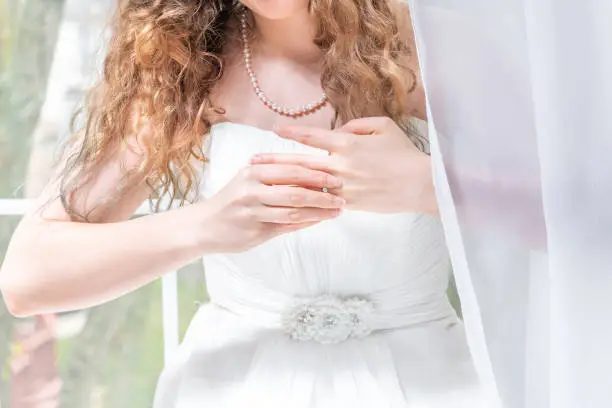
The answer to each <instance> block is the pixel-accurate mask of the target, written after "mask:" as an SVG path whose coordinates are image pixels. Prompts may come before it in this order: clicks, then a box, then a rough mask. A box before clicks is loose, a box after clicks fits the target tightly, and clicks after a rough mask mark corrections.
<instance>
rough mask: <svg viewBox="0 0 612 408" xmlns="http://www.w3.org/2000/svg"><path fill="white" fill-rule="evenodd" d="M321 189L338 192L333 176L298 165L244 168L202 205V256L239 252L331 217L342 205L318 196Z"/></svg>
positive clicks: (336, 199)
mask: <svg viewBox="0 0 612 408" xmlns="http://www.w3.org/2000/svg"><path fill="white" fill-rule="evenodd" d="M325 186H327V187H330V188H337V189H339V188H341V187H342V183H341V181H340V180H339V179H338V178H337V177H335V176H332V175H329V174H327V173H325V172H322V171H318V170H312V169H308V168H305V167H302V166H298V165H292V164H283V165H277V164H263V165H253V166H250V167H246V168H244V169H243V170H242V171H240V173H238V175H237V176H236V177H235V178H234V179H233V180H232V181H231V182H230V183H229V184H228V185H227V186H226V187H225V188H224V189H223V190H221V191H220V192H219V193H217V194H216V195H215V196H213V197H212V198H210V199H209V200H206V201H204V202H203V203H202V205H203V206H205V207H206V208H207V211H205V214H206V216H205V217H204V218H205V219H204V220H203V224H202V228H204V229H205V231H206V243H205V244H204V245H203V247H204V246H205V247H206V251H207V252H208V253H211V252H212V253H228V252H241V251H245V250H247V249H250V248H252V247H254V246H256V245H259V244H261V243H263V242H265V241H267V240H269V239H271V238H273V237H275V236H277V235H280V234H283V233H287V232H292V231H296V230H299V229H303V228H306V227H309V226H312V225H314V224H316V223H318V222H320V221H324V220H328V219H331V218H334V217H337V216H338V215H339V214H340V209H341V208H342V207H343V205H344V199H342V198H340V197H337V196H335V195H333V194H331V193H324V192H322V189H323V187H325ZM211 243H212V245H211Z"/></svg>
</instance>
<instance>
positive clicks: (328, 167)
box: [252, 118, 437, 214]
mask: <svg viewBox="0 0 612 408" xmlns="http://www.w3.org/2000/svg"><path fill="white" fill-rule="evenodd" d="M277 133H278V135H279V136H281V137H283V138H286V139H291V140H295V141H297V142H300V143H303V144H305V145H308V146H312V147H316V148H319V149H323V150H327V151H329V152H330V155H329V156H317V155H307V154H260V155H256V156H254V157H253V158H252V163H254V164H284V165H299V166H303V167H307V168H309V169H312V170H318V171H323V172H326V173H329V174H331V175H334V176H336V177H338V178H339V179H340V180H342V183H343V187H342V189H341V190H336V189H335V188H334V187H333V186H327V187H328V189H329V191H330V192H333V193H335V194H338V195H339V196H341V197H343V198H344V199H345V200H346V206H345V208H347V209H354V210H364V211H373V212H381V213H395V212H420V213H429V214H435V213H437V204H436V197H435V193H434V187H433V181H432V174H431V162H430V158H429V156H428V155H427V154H425V153H423V152H421V151H419V150H418V149H417V148H416V146H415V145H414V144H413V143H412V142H411V141H410V139H409V138H408V137H407V136H406V134H405V133H404V132H403V131H402V130H401V129H400V128H399V127H398V126H397V125H396V124H395V123H394V122H393V121H392V120H391V119H388V118H364V119H357V120H353V121H351V122H349V123H347V124H346V125H345V126H343V127H342V128H340V129H338V130H334V131H330V130H322V129H316V128H307V127H286V128H282V129H280V130H279V131H277Z"/></svg>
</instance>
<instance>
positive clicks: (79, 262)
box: [0, 149, 207, 316]
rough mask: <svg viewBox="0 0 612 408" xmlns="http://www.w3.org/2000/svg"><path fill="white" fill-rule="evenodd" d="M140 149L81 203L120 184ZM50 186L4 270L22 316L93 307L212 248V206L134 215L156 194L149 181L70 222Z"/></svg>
mask: <svg viewBox="0 0 612 408" xmlns="http://www.w3.org/2000/svg"><path fill="white" fill-rule="evenodd" d="M140 159H141V156H140V154H138V153H137V152H136V151H135V150H129V149H128V150H126V151H125V152H123V153H122V154H121V155H117V157H115V158H114V160H113V161H112V162H111V163H109V164H108V165H107V166H106V167H105V168H103V169H102V170H101V171H100V173H99V174H98V175H97V176H96V177H95V180H94V181H93V182H92V183H90V186H88V187H86V188H84V189H83V190H82V191H79V192H78V194H77V197H76V200H75V201H74V203H73V204H74V205H75V209H76V210H78V211H79V212H83V213H86V212H87V210H88V208H93V207H94V205H92V203H99V202H102V199H103V198H104V197H105V196H107V195H108V194H110V193H112V192H113V191H114V190H115V187H114V186H116V185H117V184H119V181H120V177H121V174H122V170H121V165H120V163H123V164H126V165H127V166H128V167H130V166H136V165H138V163H139V161H140ZM58 196H59V191H58V189H57V188H56V185H55V184H52V185H50V186H49V187H48V188H47V189H46V192H45V193H44V194H43V195H42V197H41V198H40V199H39V200H38V203H37V205H36V207H34V208H35V210H33V211H31V212H30V213H29V214H27V215H26V216H25V217H24V218H23V220H22V221H21V223H20V224H19V226H18V227H17V230H16V231H15V233H14V235H13V238H12V240H11V243H10V245H9V248H8V251H7V254H6V257H5V261H4V263H3V265H2V268H1V270H0V287H1V289H2V292H3V295H4V299H5V302H6V303H7V305H8V307H9V309H10V311H11V312H12V313H14V314H15V315H17V316H25V315H31V314H38V313H44V312H48V311H63V310H69V309H78V308H83V307H88V306H92V305H95V304H99V303H102V302H105V301H107V300H110V299H113V298H116V297H118V296H120V295H122V294H124V293H126V292H129V291H131V290H134V289H135V288H137V287H139V286H142V285H144V284H146V283H148V282H150V281H151V280H153V279H155V278H157V277H159V276H160V275H161V274H163V273H164V272H166V271H168V270H171V269H173V268H176V267H179V266H181V265H182V264H185V263H187V262H189V261H190V260H192V259H194V258H196V257H197V256H199V255H200V254H201V253H202V249H203V248H204V247H206V245H207V243H206V242H205V241H206V238H205V237H204V236H203V235H204V234H203V231H205V229H204V228H200V227H199V225H198V224H199V223H200V222H202V223H205V222H206V221H205V219H206V210H205V208H202V207H197V206H193V207H189V208H185V209H183V210H180V211H173V212H168V213H163V214H156V215H152V216H148V217H143V218H139V219H134V220H131V221H126V220H127V219H129V217H130V216H131V215H132V214H133V213H134V211H135V210H136V208H138V206H139V205H140V204H141V203H142V202H144V200H145V199H146V198H147V196H148V190H147V188H146V186H145V184H144V183H141V184H140V185H139V186H137V187H135V188H133V189H131V190H130V191H129V193H126V194H124V195H122V196H121V197H120V198H119V200H118V201H116V202H114V203H113V205H112V206H111V205H98V206H95V207H96V208H97V210H96V211H95V212H94V213H92V222H91V223H79V222H72V221H70V217H69V216H68V214H67V213H66V211H65V210H64V208H63V206H62V204H61V202H60V200H59V199H58V198H57V197H58Z"/></svg>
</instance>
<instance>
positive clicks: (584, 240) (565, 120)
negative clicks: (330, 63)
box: [410, 0, 612, 408]
mask: <svg viewBox="0 0 612 408" xmlns="http://www.w3.org/2000/svg"><path fill="white" fill-rule="evenodd" d="M410 6H411V12H412V19H413V23H414V26H415V34H416V37H417V44H418V53H419V57H420V60H421V64H422V66H421V68H422V71H423V78H424V82H425V86H426V90H427V97H428V105H429V106H428V109H429V121H430V137H431V138H432V147H433V149H432V154H433V158H434V163H435V176H436V184H437V191H438V195H439V201H440V205H441V212H442V217H443V221H444V224H445V229H446V236H447V241H448V244H449V247H450V249H451V256H452V259H453V264H454V268H455V274H456V279H457V286H458V289H459V292H460V296H461V299H462V303H463V308H464V318H465V321H466V326H467V329H468V337H469V341H470V346H471V349H472V354H473V356H474V359H475V360H476V364H477V366H478V370H479V373H480V375H481V377H482V379H483V382H484V383H485V384H486V385H487V386H488V387H489V389H490V390H491V391H492V392H495V393H497V394H498V395H499V397H500V398H499V400H500V406H503V407H504V408H582V407H585V408H598V407H609V406H612V324H611V323H610V321H611V318H610V312H611V311H612V114H611V113H610V111H611V110H612V25H610V24H609V22H610V21H612V2H611V1H610V0H582V1H575V0H541V1H534V0H462V1H454V0H411V3H410Z"/></svg>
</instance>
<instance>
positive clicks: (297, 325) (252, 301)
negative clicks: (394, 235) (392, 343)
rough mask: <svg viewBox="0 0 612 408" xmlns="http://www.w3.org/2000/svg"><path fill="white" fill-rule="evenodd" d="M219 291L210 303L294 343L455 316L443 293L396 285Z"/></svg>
mask: <svg viewBox="0 0 612 408" xmlns="http://www.w3.org/2000/svg"><path fill="white" fill-rule="evenodd" d="M224 289H228V290H227V291H226V290H222V291H219V290H213V291H211V293H210V295H211V303H213V304H215V305H217V306H220V307H222V308H224V309H227V310H228V311H230V312H232V313H234V314H236V315H238V316H241V317H244V318H245V319H247V320H248V322H249V323H250V324H255V325H259V326H262V327H266V328H271V329H275V330H281V331H282V332H284V333H285V334H287V335H288V336H289V337H290V338H291V339H293V340H296V341H313V342H317V343H323V344H333V343H340V342H343V341H346V340H349V339H361V338H364V337H367V336H368V335H370V334H371V333H373V332H377V331H382V330H392V329H400V328H404V327H409V326H415V325H419V324H425V323H428V322H433V321H439V320H443V319H448V318H451V319H457V315H456V313H455V311H454V309H453V308H452V306H451V305H450V303H449V301H448V299H447V297H446V294H445V293H444V292H441V293H430V294H425V295H423V294H418V295H412V293H415V290H414V289H412V290H410V291H407V290H406V288H401V287H396V288H393V289H390V290H386V291H382V292H377V293H372V294H368V295H355V296H339V295H333V294H325V295H320V296H315V297H294V296H290V295H286V294H280V293H278V292H272V291H270V290H268V289H266V290H260V291H258V290H255V289H254V288H253V287H249V288H248V290H247V289H245V290H238V291H234V289H235V286H232V287H225V288H224ZM231 292H233V293H231ZM416 293H418V292H416ZM240 294H244V296H239V295H240Z"/></svg>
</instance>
